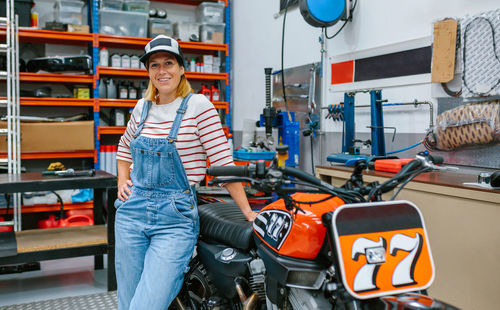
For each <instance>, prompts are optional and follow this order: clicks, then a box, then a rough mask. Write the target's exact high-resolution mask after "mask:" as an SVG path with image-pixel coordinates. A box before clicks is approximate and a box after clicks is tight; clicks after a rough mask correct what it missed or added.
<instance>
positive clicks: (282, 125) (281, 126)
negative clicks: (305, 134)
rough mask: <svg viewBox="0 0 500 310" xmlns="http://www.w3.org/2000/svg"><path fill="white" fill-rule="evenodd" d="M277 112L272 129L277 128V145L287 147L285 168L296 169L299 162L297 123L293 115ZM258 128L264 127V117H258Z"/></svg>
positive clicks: (291, 113)
mask: <svg viewBox="0 0 500 310" xmlns="http://www.w3.org/2000/svg"><path fill="white" fill-rule="evenodd" d="M290 117H291V120H290V119H289V118H288V113H286V112H279V113H277V115H276V117H275V118H273V122H272V127H273V128H278V145H279V144H286V145H288V159H287V160H286V161H285V165H286V166H287V167H298V166H299V164H300V162H299V158H300V144H299V122H298V121H295V113H293V112H290ZM259 125H260V126H265V120H264V116H263V115H260V124H259Z"/></svg>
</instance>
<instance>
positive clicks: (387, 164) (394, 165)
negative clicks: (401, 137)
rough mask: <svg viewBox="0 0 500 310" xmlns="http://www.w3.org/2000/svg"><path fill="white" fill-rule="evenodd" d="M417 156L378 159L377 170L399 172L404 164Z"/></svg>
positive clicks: (376, 162)
mask: <svg viewBox="0 0 500 310" xmlns="http://www.w3.org/2000/svg"><path fill="white" fill-rule="evenodd" d="M414 159H415V158H396V159H378V160H376V161H375V170H377V171H386V172H394V173H397V172H399V170H401V168H403V166H404V165H406V164H407V163H409V162H410V161H412V160H414Z"/></svg>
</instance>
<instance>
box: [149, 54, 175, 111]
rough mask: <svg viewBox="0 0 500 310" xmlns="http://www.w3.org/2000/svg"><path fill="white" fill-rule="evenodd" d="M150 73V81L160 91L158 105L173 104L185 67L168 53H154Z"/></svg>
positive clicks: (150, 61)
mask: <svg viewBox="0 0 500 310" xmlns="http://www.w3.org/2000/svg"><path fill="white" fill-rule="evenodd" d="M148 73H149V79H150V80H151V82H152V83H153V85H154V87H156V89H158V93H159V97H160V98H159V99H160V100H159V102H157V104H162V103H170V102H172V101H173V100H174V99H175V98H176V91H177V87H178V86H179V82H180V81H181V76H182V75H183V74H184V67H182V66H180V65H179V63H178V62H177V59H176V58H175V56H174V55H172V54H170V53H167V52H158V53H154V54H153V55H151V57H150V58H149V62H148Z"/></svg>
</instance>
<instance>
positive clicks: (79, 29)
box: [66, 24, 90, 33]
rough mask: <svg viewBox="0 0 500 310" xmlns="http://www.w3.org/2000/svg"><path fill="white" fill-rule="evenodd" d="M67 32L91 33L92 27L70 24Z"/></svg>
mask: <svg viewBox="0 0 500 310" xmlns="http://www.w3.org/2000/svg"><path fill="white" fill-rule="evenodd" d="M66 31H68V32H83V33H89V32H90V26H89V25H76V24H68V25H67V26H66Z"/></svg>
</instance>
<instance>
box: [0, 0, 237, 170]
mask: <svg viewBox="0 0 500 310" xmlns="http://www.w3.org/2000/svg"><path fill="white" fill-rule="evenodd" d="M156 1H161V2H167V3H177V4H184V5H193V6H196V5H199V4H200V3H201V2H203V0H156ZM11 2H12V0H9V1H8V2H7V6H8V5H9V3H11ZM229 2H230V1H228V0H226V1H225V4H226V10H225V14H226V25H227V26H226V36H225V41H226V44H212V43H200V42H184V41H180V42H179V44H180V46H181V48H182V49H183V51H184V52H187V53H202V52H206V51H208V52H222V53H223V54H224V55H225V61H226V64H229V63H230V57H229V56H230V55H229V48H230V44H229V38H230V35H229V32H230V27H229V20H230V16H229V13H230V8H229V5H230V3H229ZM12 3H13V2H12ZM90 4H91V14H92V17H93V18H92V20H93V21H94V22H93V24H92V25H91V26H92V28H91V29H92V32H91V33H75V32H64V31H52V30H41V29H30V28H23V29H19V30H18V32H17V33H18V35H17V36H16V35H14V36H12V35H9V31H11V28H9V27H8V25H7V24H2V25H0V38H3V37H4V38H6V39H8V38H9V37H11V38H14V37H15V38H17V37H18V38H19V40H21V41H23V42H33V43H44V44H45V43H51V44H69V45H84V46H90V48H91V54H92V57H93V63H94V71H93V72H94V74H83V75H82V74H80V75H68V74H52V73H43V74H40V73H31V72H22V73H20V74H19V72H17V74H18V79H17V87H18V88H17V89H18V91H19V81H21V82H30V83H58V84H59V83H68V84H77V83H80V84H89V85H92V88H93V98H92V99H75V98H39V97H19V95H17V97H16V98H17V99H16V100H17V102H18V106H19V105H20V106H57V107H89V108H93V113H94V115H93V118H94V123H95V151H93V152H91V151H88V152H57V153H53V152H37V153H26V154H24V153H23V154H21V153H20V155H19V159H40V158H44V159H46V158H92V157H93V158H94V164H95V168H99V161H98V158H99V145H100V136H101V135H105V134H116V135H118V134H122V133H123V130H124V128H123V129H117V128H120V127H109V128H108V127H102V126H100V124H99V113H100V109H101V108H102V107H106V108H107V107H134V106H135V103H136V102H137V101H136V100H123V99H99V91H98V88H99V80H100V77H101V76H103V75H105V76H122V77H129V78H130V77H132V78H134V77H136V78H144V79H146V78H147V77H148V75H147V72H146V70H143V69H122V68H111V67H99V66H97V64H98V63H99V48H100V47H103V46H106V47H120V48H131V49H142V48H143V47H144V45H146V44H147V42H149V41H150V38H136V37H125V36H113V35H103V34H99V33H98V29H99V21H98V1H97V0H91V1H90ZM16 51H17V49H16ZM17 57H18V56H17ZM17 63H18V62H17ZM16 70H17V66H16ZM229 72H230V68H229V65H226V72H224V73H198V72H189V71H186V77H187V78H188V79H190V80H198V81H214V80H219V81H223V82H224V84H225V94H226V98H227V101H226V102H214V106H215V107H216V108H217V109H224V110H225V112H226V115H227V116H226V123H227V124H229V128H227V127H226V128H225V131H226V132H229V131H230V117H229V116H228V114H229V113H230V102H231V96H230V84H229V83H230V73H229ZM0 76H1V74H0ZM4 100H5V101H8V100H7V98H5V97H4V98H0V103H1V102H3V101H4ZM18 109H19V108H17V111H18ZM1 156H2V153H0V158H1ZM5 161H7V160H5ZM19 167H20V163H19Z"/></svg>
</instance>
